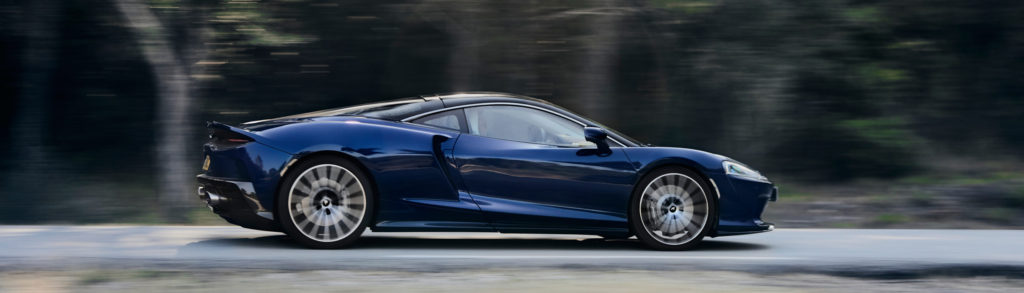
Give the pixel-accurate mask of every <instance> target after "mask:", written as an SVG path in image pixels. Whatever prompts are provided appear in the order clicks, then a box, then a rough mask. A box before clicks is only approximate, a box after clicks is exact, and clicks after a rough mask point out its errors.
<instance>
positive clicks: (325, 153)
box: [272, 150, 380, 227]
mask: <svg viewBox="0 0 1024 293" xmlns="http://www.w3.org/2000/svg"><path fill="white" fill-rule="evenodd" d="M325 157H334V158H341V159H343V160H346V161H349V162H352V163H353V164H355V165H356V167H358V168H359V171H361V172H363V174H366V178H367V179H368V180H369V181H370V182H368V183H369V184H370V185H371V186H373V212H372V213H370V215H371V216H372V217H371V218H370V219H367V220H368V221H369V222H367V224H366V226H367V227H373V226H374V223H376V220H377V219H376V218H377V212H378V211H379V210H380V201H379V200H380V194H379V192H380V191H379V190H378V188H377V181H376V178H374V176H373V172H370V169H369V168H367V167H366V164H364V163H363V162H362V161H360V160H359V159H358V158H357V157H356V156H353V155H350V154H346V153H345V152H341V151H335V150H319V151H314V152H309V153H303V154H297V155H295V156H294V157H293V158H292V159H291V160H289V161H288V164H286V165H285V167H284V170H281V178H282V180H279V181H278V182H277V186H276V188H275V189H274V190H275V192H274V201H273V202H274V205H275V206H274V207H273V208H272V210H273V213H274V219H279V218H278V214H277V210H278V208H277V206H276V205H277V201H278V197H280V196H281V192H280V191H281V187H282V186H283V184H285V183H286V182H284V181H285V180H283V179H284V178H286V177H287V175H288V174H290V173H291V172H295V171H296V170H294V169H292V168H291V167H292V166H295V165H298V164H300V163H302V162H306V161H310V160H315V159H317V158H325Z"/></svg>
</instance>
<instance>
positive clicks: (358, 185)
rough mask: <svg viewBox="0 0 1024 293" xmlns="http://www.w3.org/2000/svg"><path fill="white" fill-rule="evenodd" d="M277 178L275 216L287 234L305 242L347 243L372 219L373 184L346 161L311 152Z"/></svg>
mask: <svg viewBox="0 0 1024 293" xmlns="http://www.w3.org/2000/svg"><path fill="white" fill-rule="evenodd" d="M281 182H282V184H281V186H280V188H278V191H277V207H276V210H277V211H276V212H277V220H278V222H279V223H280V224H281V228H282V230H284V233H285V234H287V235H288V236H289V237H291V238H292V239H294V240H295V241H296V242H298V243H299V244H302V245H304V246H306V247H309V248H317V249H330V248H342V247H346V246H349V245H351V244H352V243H354V242H355V241H356V240H357V239H358V238H359V236H360V235H362V234H363V230H365V229H366V226H367V225H368V224H369V222H370V220H371V219H373V213H374V211H375V209H374V198H373V197H374V194H375V193H374V191H375V190H374V188H373V184H372V183H371V181H370V180H369V178H367V176H366V174H364V172H363V171H362V169H360V168H359V166H358V165H356V164H355V163H353V162H351V161H349V160H346V159H344V158H341V157H336V156H317V157H312V158H309V159H306V160H303V161H302V162H300V163H298V164H296V165H294V166H292V168H291V170H289V171H288V173H287V174H285V176H284V178H282V179H281ZM360 208H361V210H360Z"/></svg>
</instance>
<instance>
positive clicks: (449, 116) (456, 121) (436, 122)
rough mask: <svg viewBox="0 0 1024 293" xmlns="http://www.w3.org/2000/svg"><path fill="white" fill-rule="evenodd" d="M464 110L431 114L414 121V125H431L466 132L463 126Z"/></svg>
mask: <svg viewBox="0 0 1024 293" xmlns="http://www.w3.org/2000/svg"><path fill="white" fill-rule="evenodd" d="M461 120H462V110H451V111H445V112H441V113H437V114H431V115H427V116H424V117H420V118H419V119H416V120H413V121H412V122H413V123H419V124H423V125H430V126H434V127H440V128H447V129H451V130H455V131H464V130H463V128H462V125H464V123H463V122H462V121H461Z"/></svg>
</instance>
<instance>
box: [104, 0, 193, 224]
mask: <svg viewBox="0 0 1024 293" xmlns="http://www.w3.org/2000/svg"><path fill="white" fill-rule="evenodd" d="M115 2H116V6H117V9H118V10H119V11H120V12H121V15H123V16H124V18H125V19H126V20H127V21H128V24H129V25H130V27H131V28H132V29H133V30H134V31H135V34H136V35H137V38H138V40H139V45H140V47H141V48H142V53H143V56H144V57H145V58H146V61H147V62H148V63H149V66H150V69H151V70H152V73H153V76H154V77H155V78H156V86H157V91H156V92H157V107H156V125H155V126H156V131H155V133H156V158H155V160H154V162H155V165H156V168H155V170H156V172H157V173H156V178H157V198H158V201H159V204H160V205H161V210H162V212H163V213H164V217H165V219H167V220H169V221H181V220H184V218H183V215H180V214H178V213H177V212H178V211H180V210H181V209H182V208H184V207H186V206H187V204H188V199H189V198H191V197H190V195H191V194H192V193H191V192H190V191H191V187H192V182H191V172H190V171H192V169H193V168H190V166H191V165H192V164H191V163H195V162H193V161H194V160H191V157H190V156H188V151H189V149H191V148H189V145H188V144H189V137H191V134H192V129H191V127H190V125H191V124H192V123H193V121H191V117H190V116H191V111H190V106H191V104H192V98H191V96H190V95H189V79H188V76H187V75H186V73H187V68H186V65H185V62H184V60H183V59H182V58H181V56H179V55H178V54H177V52H175V51H174V49H173V48H172V47H171V44H170V41H169V40H168V38H169V33H168V32H167V30H166V29H165V28H164V26H163V25H161V24H160V20H159V19H158V18H157V16H156V15H155V14H154V13H153V11H151V10H150V9H149V7H147V5H146V4H144V1H142V0H115Z"/></svg>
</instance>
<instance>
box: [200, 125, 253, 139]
mask: <svg viewBox="0 0 1024 293" xmlns="http://www.w3.org/2000/svg"><path fill="white" fill-rule="evenodd" d="M206 128H207V129H210V138H211V139H224V140H232V141H238V140H246V141H255V140H256V135H255V134H254V133H252V132H249V131H246V130H245V129H241V128H238V127H234V126H231V125H227V124H224V123H220V122H217V121H207V122H206Z"/></svg>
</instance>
